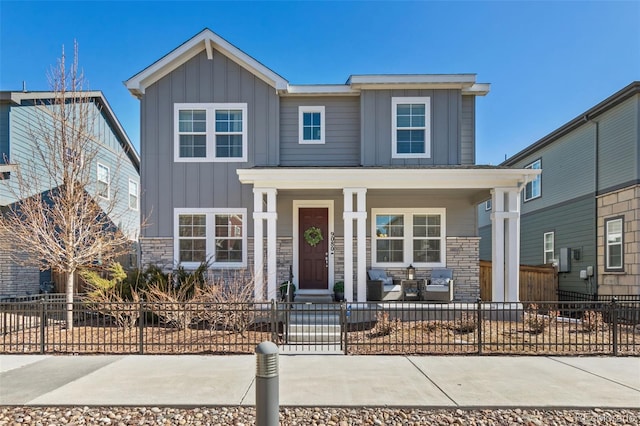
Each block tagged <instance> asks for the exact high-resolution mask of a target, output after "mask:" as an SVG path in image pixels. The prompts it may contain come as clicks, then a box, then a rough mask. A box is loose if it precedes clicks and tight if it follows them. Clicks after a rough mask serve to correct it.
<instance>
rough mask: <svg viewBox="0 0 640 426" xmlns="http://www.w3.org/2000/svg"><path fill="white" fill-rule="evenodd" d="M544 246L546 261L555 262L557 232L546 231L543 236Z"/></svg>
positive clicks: (546, 262)
mask: <svg viewBox="0 0 640 426" xmlns="http://www.w3.org/2000/svg"><path fill="white" fill-rule="evenodd" d="M543 246H544V263H545V264H548V263H554V262H555V261H556V256H555V233H554V232H545V233H544V236H543Z"/></svg>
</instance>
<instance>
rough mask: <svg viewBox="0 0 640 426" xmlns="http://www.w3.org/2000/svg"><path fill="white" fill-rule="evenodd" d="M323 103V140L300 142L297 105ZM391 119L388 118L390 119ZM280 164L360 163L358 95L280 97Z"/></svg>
mask: <svg viewBox="0 0 640 426" xmlns="http://www.w3.org/2000/svg"><path fill="white" fill-rule="evenodd" d="M300 106H324V108H325V129H326V132H325V133H326V134H325V143H324V144H300V143H299V138H298V128H299V120H298V107H300ZM389 120H390V118H389ZM280 125H281V130H280V137H281V139H280V165H281V166H325V167H330V166H346V167H349V166H359V165H360V98H359V97H358V96H333V97H310V98H308V97H304V98H300V97H297V96H296V97H283V98H282V99H281V100H280Z"/></svg>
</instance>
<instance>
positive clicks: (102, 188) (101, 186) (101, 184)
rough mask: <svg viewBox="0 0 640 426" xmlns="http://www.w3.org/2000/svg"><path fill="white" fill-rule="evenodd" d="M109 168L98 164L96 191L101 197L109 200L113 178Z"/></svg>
mask: <svg viewBox="0 0 640 426" xmlns="http://www.w3.org/2000/svg"><path fill="white" fill-rule="evenodd" d="M110 173H111V172H110V170H109V167H107V166H105V165H104V164H101V163H98V171H97V181H96V190H97V193H98V195H99V196H100V197H102V198H106V199H109V194H110V193H111V188H110V186H111V176H110Z"/></svg>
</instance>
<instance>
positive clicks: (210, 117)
mask: <svg viewBox="0 0 640 426" xmlns="http://www.w3.org/2000/svg"><path fill="white" fill-rule="evenodd" d="M183 109H204V110H205V111H206V116H207V127H206V129H207V132H206V133H207V135H206V146H207V155H206V157H196V158H194V157H180V132H179V131H178V129H179V121H180V114H179V112H180V110H183ZM219 109H239V110H242V157H233V158H229V157H216V149H215V147H216V146H215V135H216V131H215V130H216V118H215V117H216V115H215V112H216V110H219ZM248 124H249V122H248V114H247V104H246V103H176V104H173V148H174V151H173V160H174V162H176V163H205V162H213V163H216V162H218V163H240V162H246V161H247V158H248V142H247V141H248V137H247V128H248Z"/></svg>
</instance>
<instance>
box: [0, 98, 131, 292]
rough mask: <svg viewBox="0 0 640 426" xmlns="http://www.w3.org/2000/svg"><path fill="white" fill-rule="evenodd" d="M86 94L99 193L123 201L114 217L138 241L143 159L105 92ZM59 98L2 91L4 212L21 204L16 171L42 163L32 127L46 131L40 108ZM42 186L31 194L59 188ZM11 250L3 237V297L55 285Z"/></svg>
mask: <svg viewBox="0 0 640 426" xmlns="http://www.w3.org/2000/svg"><path fill="white" fill-rule="evenodd" d="M86 94H87V95H88V99H89V101H90V102H91V105H92V109H93V111H94V116H95V117H97V119H96V121H95V122H94V128H93V132H94V134H93V135H91V136H90V137H92V138H94V140H96V141H99V143H100V151H99V154H98V156H97V158H96V160H95V164H90V165H89V164H88V165H87V167H91V173H92V174H93V176H94V179H95V185H96V187H95V189H96V190H99V191H100V192H101V193H102V194H104V198H105V199H107V198H109V197H116V198H117V199H118V201H117V206H116V209H114V215H117V223H115V225H117V226H119V227H120V228H121V229H122V230H123V231H124V232H125V233H126V234H127V235H128V236H129V237H130V238H131V240H132V241H136V240H137V238H138V236H139V231H140V207H139V204H140V203H139V200H140V157H139V156H138V153H137V152H136V150H135V148H134V147H133V145H132V144H131V141H130V140H129V138H128V136H127V135H126V133H125V131H124V130H123V128H122V126H121V125H120V123H119V122H118V119H117V118H116V116H115V115H114V113H113V111H112V110H111V107H110V106H109V104H108V103H107V100H106V99H105V98H104V96H103V94H102V93H101V92H99V91H92V92H88V93H86ZM53 96H54V94H53V93H52V92H9V91H1V92H0V210H3V209H7V208H8V206H11V205H12V204H14V203H17V202H19V201H20V200H19V199H17V198H16V197H15V196H14V191H12V188H13V189H15V187H16V185H17V181H16V178H15V177H12V173H15V172H16V170H17V167H18V166H19V165H20V164H25V163H33V162H40V163H38V164H41V162H42V160H41V159H39V158H37V156H34V151H33V144H34V141H33V138H32V137H31V136H30V129H34V128H35V129H37V132H39V131H40V126H41V123H44V122H45V121H42V120H39V119H38V118H37V117H38V112H36V108H38V107H37V106H36V105H40V104H43V103H44V104H46V103H47V102H49V101H50V100H51V99H52V98H53ZM38 182H42V186H41V187H38V188H34V190H33V191H34V194H31V195H35V194H36V193H42V194H45V193H47V192H48V191H50V190H52V189H55V188H51V187H48V186H46V185H45V184H44V179H42V180H39V181H38ZM45 195H46V194H45ZM98 198H99V199H98V203H101V202H103V201H102V200H100V198H101V197H98ZM11 250H12V248H11V247H10V246H9V245H8V243H7V241H6V238H2V236H0V295H5V296H13V295H15V296H19V295H24V294H34V293H38V291H39V289H40V288H39V283H41V282H48V281H52V277H51V272H50V271H45V272H40V271H39V270H38V269H37V268H35V267H25V266H22V265H20V264H17V263H14V262H13V261H12V260H11V257H10V254H11ZM13 254H15V253H13ZM132 258H134V259H135V257H132Z"/></svg>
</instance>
